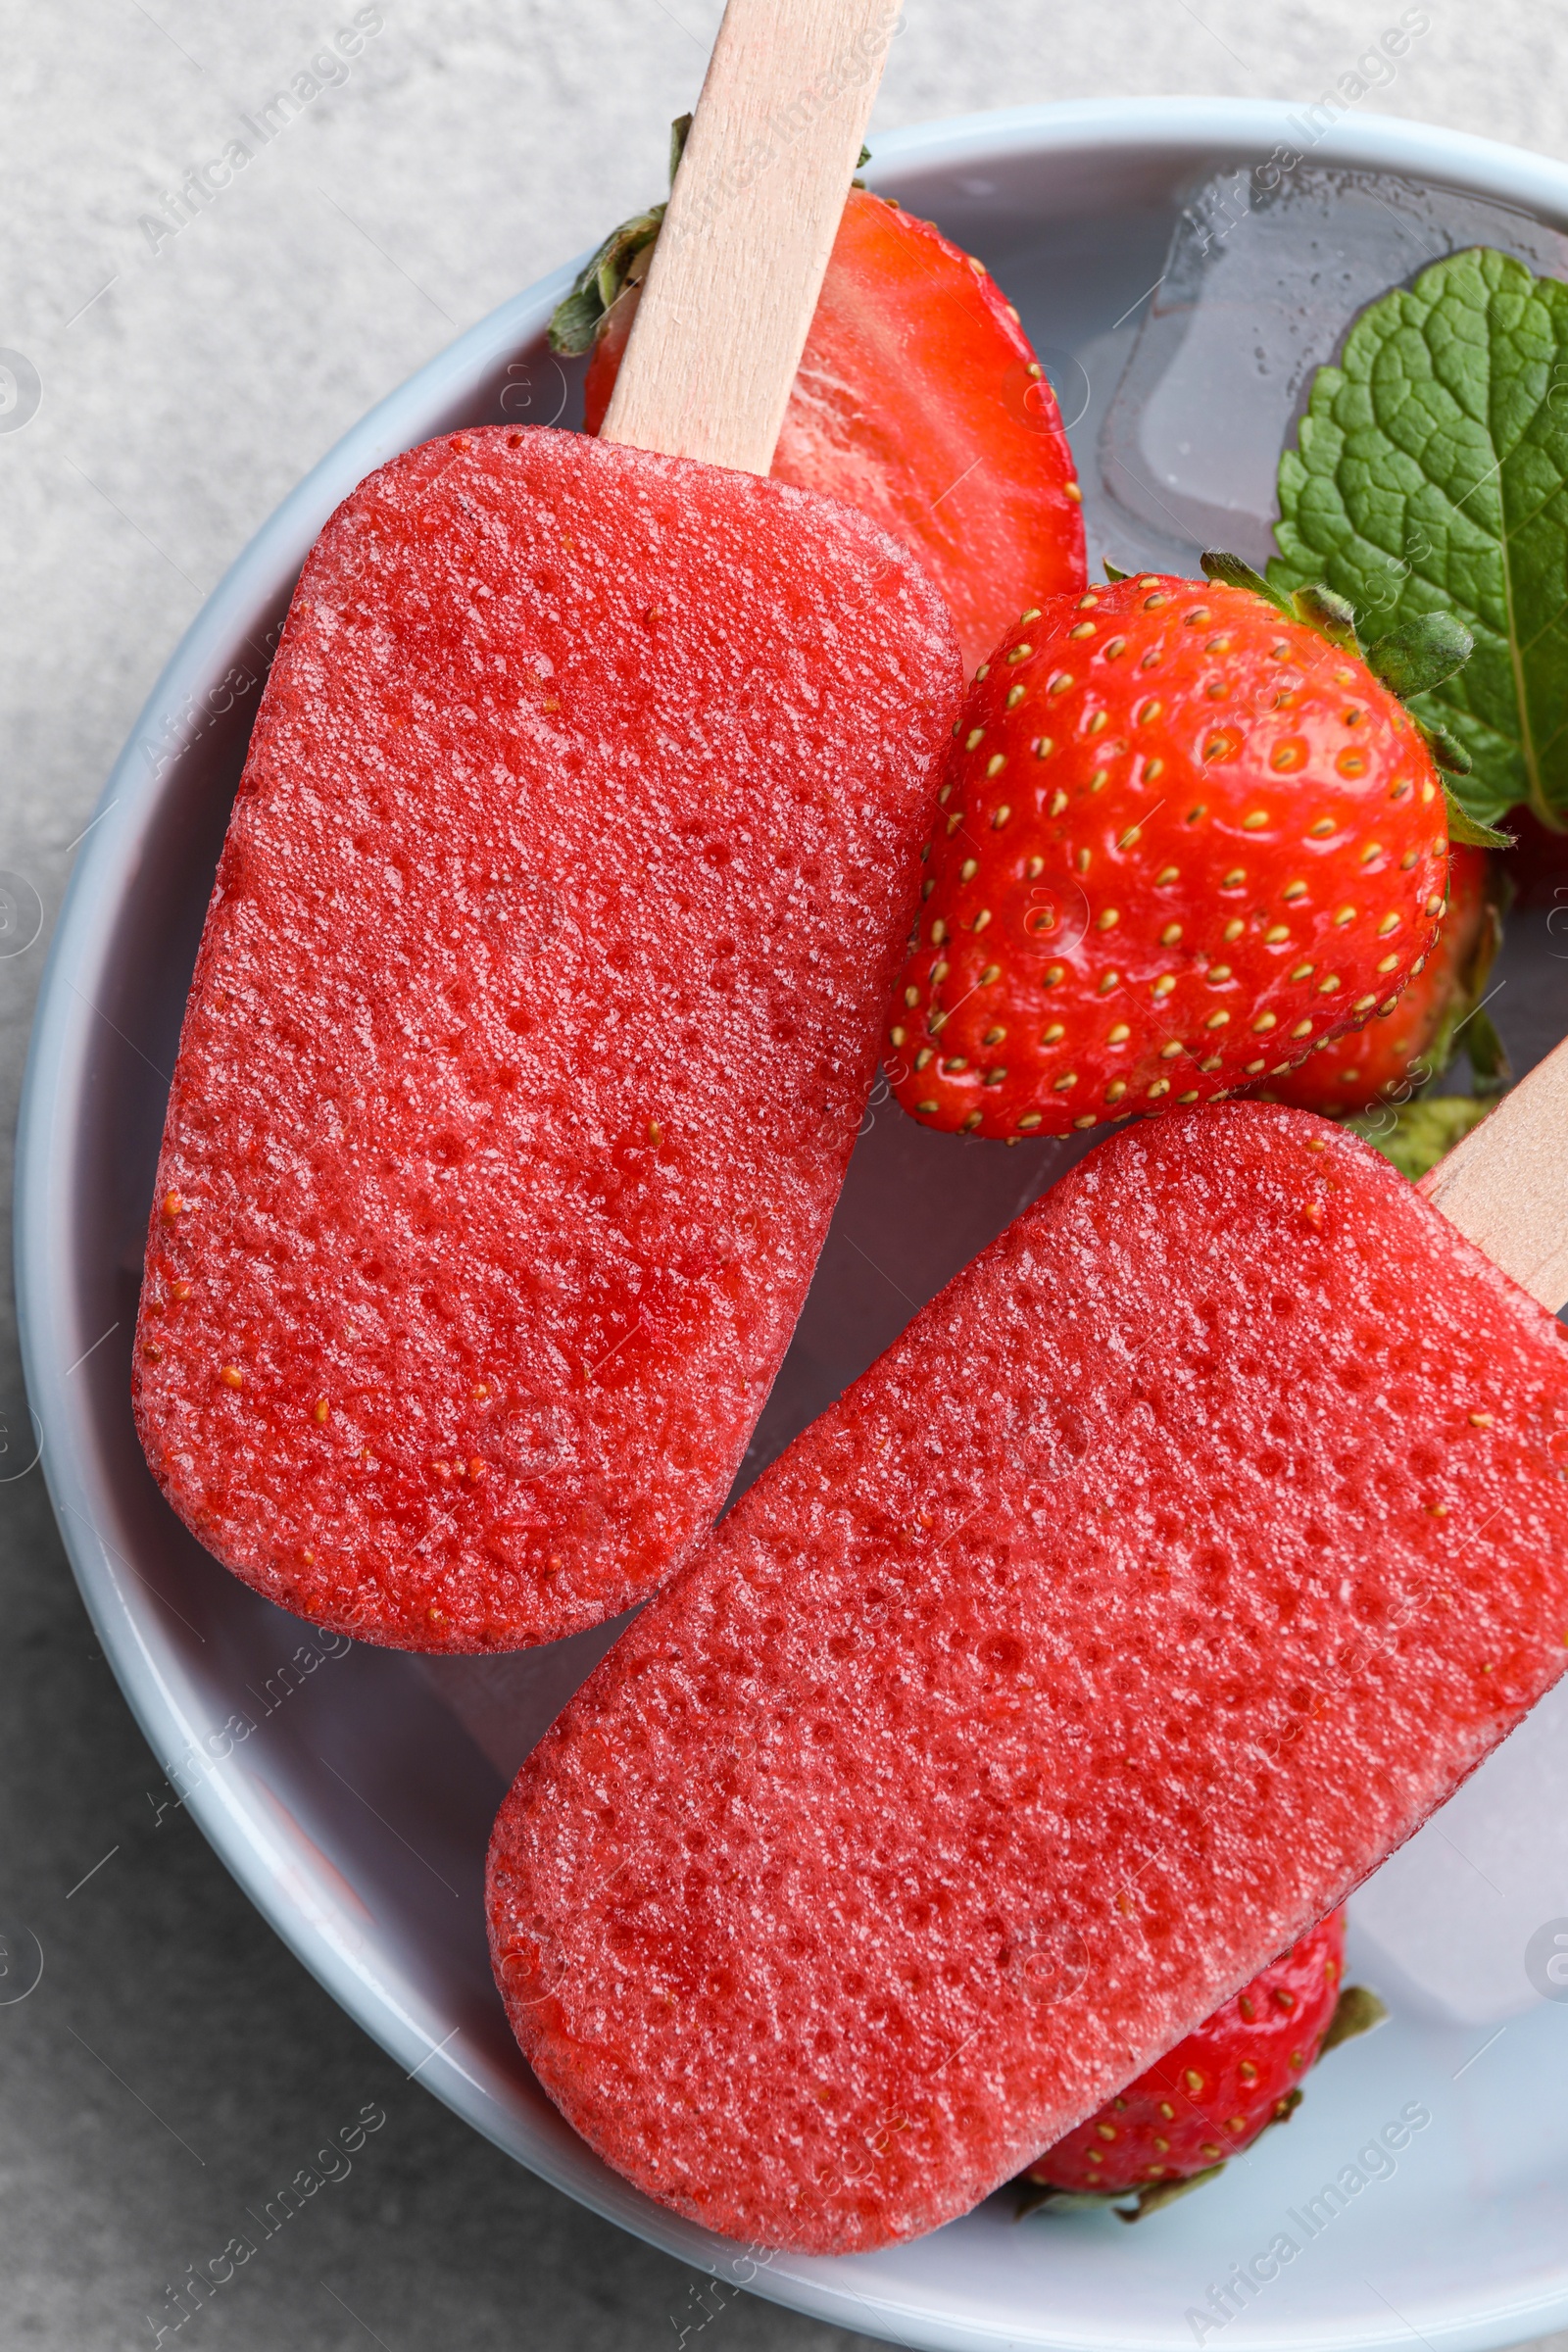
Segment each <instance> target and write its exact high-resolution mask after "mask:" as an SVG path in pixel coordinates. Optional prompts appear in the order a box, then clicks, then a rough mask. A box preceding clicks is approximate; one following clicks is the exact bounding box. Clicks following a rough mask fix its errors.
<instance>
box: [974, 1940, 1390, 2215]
mask: <svg viewBox="0 0 1568 2352" xmlns="http://www.w3.org/2000/svg"><path fill="white" fill-rule="evenodd" d="M1388 2014H1389V2012H1388V2009H1387V2007H1386V2005H1385V2004H1384V2002H1382V2001H1381V2000H1380V1999H1379V1998H1378V1995H1377V1994H1376V1993H1375V1992H1372V1991H1370V1990H1369V1989H1368V1987H1367V1986H1366V1985H1346V1986H1345V1987H1344V1989H1343V1990H1342V1992H1341V1994H1340V1997H1339V1999H1338V2000H1337V2001H1336V2002H1335V2004H1334V2015H1333V2016H1332V2017H1331V2018H1330V2020H1329V2023H1328V2031H1327V2032H1326V2033H1325V2034H1324V2036H1323V2039H1322V2040H1321V2042H1319V2044H1318V2050H1317V2057H1316V2058H1314V2059H1313V2061H1312V2063H1313V2065H1314V2066H1316V2065H1317V2064H1318V2062H1319V2060H1321V2059H1323V2058H1326V2057H1327V2056H1328V2054H1329V2052H1330V2050H1337V2049H1338V2048H1339V2047H1340V2044H1341V2043H1342V2042H1346V2041H1353V2040H1354V2039H1355V2037H1356V2035H1357V2034H1370V2033H1371V2031H1372V2029H1373V2027H1374V2026H1381V2025H1382V2023H1383V2021H1384V2019H1385V2018H1386V2017H1387V2016H1388ZM1301 2097H1302V2093H1301V2091H1300V2090H1299V2089H1295V2090H1289V2091H1287V2092H1286V2094H1285V2096H1284V2097H1283V2098H1282V2099H1279V2100H1277V2101H1276V2102H1275V2107H1274V2112H1273V2114H1272V2115H1271V2116H1270V2117H1269V2119H1268V2123H1267V2124H1265V2125H1264V2127H1263V2129H1264V2130H1265V2131H1267V2130H1268V2129H1269V2128H1270V2126H1272V2125H1274V2124H1288V2123H1289V2122H1290V2120H1291V2117H1292V2116H1293V2115H1294V2114H1295V2113H1296V2110H1297V2109H1298V2107H1299V2105H1300V2104H1301ZM1224 2170H1225V2164H1224V2160H1223V2159H1221V2161H1220V2162H1219V2163H1218V2164H1210V2165H1206V2166H1205V2167H1204V2168H1203V2170H1202V2171H1201V2172H1199V2173H1189V2174H1188V2175H1187V2176H1186V2178H1185V2179H1184V2180H1152V2181H1150V2182H1149V2183H1148V2184H1147V2186H1145V2187H1143V2188H1137V2189H1131V2188H1116V2189H1087V2188H1086V2189H1077V2188H1052V2187H1050V2186H1049V2185H1048V2184H1047V2183H1046V2182H1045V2181H1043V2180H1030V2179H1029V2177H1028V2175H1027V2174H1021V2175H1020V2176H1019V2178H1018V2179H1017V2180H1015V2181H1014V2183H1013V2186H1014V2188H1015V2189H1016V2190H1017V2193H1018V2206H1017V2218H1018V2220H1019V2221H1022V2220H1023V2219H1024V2217H1025V2215H1027V2214H1031V2213H1038V2212H1039V2211H1040V2210H1041V2209H1042V2207H1044V2206H1047V2205H1051V2206H1055V2207H1059V2208H1061V2209H1062V2210H1067V2209H1069V2208H1071V2207H1074V2206H1078V2207H1089V2206H1106V2205H1108V2206H1109V2207H1110V2210H1111V2211H1112V2212H1113V2213H1114V2214H1115V2216H1116V2219H1117V2220H1118V2221H1119V2222H1141V2221H1143V2220H1144V2219H1145V2218H1146V2216H1147V2215H1149V2214H1151V2213H1157V2212H1158V2211H1159V2210H1160V2208H1161V2206H1163V2205H1173V2204H1174V2203H1175V2202H1176V2199H1177V2198H1178V2197H1185V2196H1189V2195H1191V2193H1192V2191H1193V2190H1194V2189H1195V2188H1201V2187H1202V2186H1203V2183H1204V2182H1205V2181H1206V2180H1217V2179H1218V2178H1219V2176H1220V2174H1221V2173H1222V2172H1223V2171H1224ZM1129 2198H1131V2199H1132V2202H1131V2204H1129V2203H1128V2201H1127V2200H1128V2199H1129Z"/></svg>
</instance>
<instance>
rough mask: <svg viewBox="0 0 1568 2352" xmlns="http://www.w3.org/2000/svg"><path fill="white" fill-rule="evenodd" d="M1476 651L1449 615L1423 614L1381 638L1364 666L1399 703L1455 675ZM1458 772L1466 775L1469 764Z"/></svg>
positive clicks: (1462, 627) (1466, 633)
mask: <svg viewBox="0 0 1568 2352" xmlns="http://www.w3.org/2000/svg"><path fill="white" fill-rule="evenodd" d="M1475 650H1476V641H1475V639H1474V638H1473V637H1472V636H1471V634H1470V632H1469V630H1468V629H1467V628H1466V627H1465V625H1464V622H1463V621H1462V620H1455V619H1454V617H1453V614H1452V613H1420V614H1419V615H1418V616H1417V618H1416V619H1414V620H1407V621H1406V622H1405V624H1404V626H1403V628H1401V629H1391V630H1390V631H1389V633H1388V635H1387V636H1386V637H1380V638H1379V639H1378V641H1377V643H1376V645H1374V646H1371V647H1370V648H1369V649H1368V651H1367V657H1366V665H1367V667H1368V669H1369V670H1370V671H1371V672H1372V675H1373V676H1374V677H1375V678H1379V679H1381V680H1382V682H1383V684H1384V685H1385V686H1386V687H1387V688H1388V690H1389V692H1390V693H1391V694H1397V696H1398V698H1399V700H1400V702H1401V703H1402V702H1407V701H1408V700H1409V698H1410V696H1411V695H1412V694H1430V693H1431V692H1432V689H1433V688H1434V687H1435V686H1441V685H1443V684H1444V683H1445V681H1446V679H1448V678H1451V677H1453V676H1455V675H1456V674H1457V672H1458V671H1459V670H1461V669H1463V667H1464V665H1465V663H1466V662H1468V661H1469V659H1470V657H1471V655H1472V654H1473V653H1474V652H1475ZM1459 772H1460V773H1461V774H1462V775H1468V774H1469V772H1470V770H1469V767H1468V765H1467V766H1465V767H1464V768H1462V769H1461V770H1460V771H1459Z"/></svg>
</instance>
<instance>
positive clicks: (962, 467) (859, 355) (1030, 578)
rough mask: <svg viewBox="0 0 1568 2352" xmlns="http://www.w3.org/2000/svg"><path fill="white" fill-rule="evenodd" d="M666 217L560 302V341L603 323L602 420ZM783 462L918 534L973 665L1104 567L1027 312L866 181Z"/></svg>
mask: <svg viewBox="0 0 1568 2352" xmlns="http://www.w3.org/2000/svg"><path fill="white" fill-rule="evenodd" d="M676 127H677V134H678V131H679V125H677V126H676ZM661 217H662V206H661V207H656V208H655V209H654V210H653V211H651V212H649V213H647V214H644V215H642V216H641V218H640V220H639V221H628V222H627V223H626V224H625V227H624V228H623V229H621V230H617V231H616V236H615V238H613V239H611V240H610V243H609V245H608V246H606V247H604V248H602V249H601V253H600V254H597V255H596V256H595V257H594V262H593V263H592V264H590V269H589V271H585V272H584V279H583V280H579V286H578V289H576V290H574V292H573V294H572V295H571V296H569V297H568V298H567V302H566V303H565V304H564V305H563V306H562V311H561V312H558V314H557V320H558V324H557V326H556V329H555V339H556V342H557V347H558V348H559V349H564V350H583V349H587V348H588V340H587V339H588V336H589V335H590V334H595V335H596V340H595V341H594V343H593V356H592V359H591V360H590V362H589V367H588V378H587V382H586V384H585V386H584V407H585V416H584V421H585V423H586V426H587V429H588V431H589V432H591V433H594V432H597V431H598V430H599V427H600V425H601V424H602V423H603V421H604V416H605V411H606V409H607V408H608V407H609V405H610V395H611V392H612V390H613V386H614V381H615V374H616V370H617V369H618V368H619V366H620V356H621V353H622V352H623V351H624V349H625V347H626V338H627V336H628V334H629V333H630V331H631V322H632V319H633V318H634V317H635V316H636V309H637V303H638V299H639V295H640V281H641V278H642V275H643V273H644V271H645V270H646V269H647V265H648V261H649V259H650V256H651V251H652V245H653V241H654V239H655V238H656V237H657V235H658V231H659V222H660V219H661ZM617 239H618V240H619V242H618V244H617V242H616V240H617ZM590 272H592V273H593V275H592V278H591V283H590V289H589V290H590V299H589V300H588V301H587V303H586V305H585V303H584V297H583V291H582V289H583V286H584V283H585V281H589V279H590ZM617 289H618V290H617ZM607 300H608V301H609V305H610V307H609V309H608V312H603V311H600V310H599V309H598V305H599V304H600V303H601V302H604V301H607ZM596 321H597V323H596ZM773 475H774V478H775V480H778V481H781V482H793V483H795V484H797V485H798V486H799V487H800V488H801V489H804V490H821V491H825V492H827V493H828V495H829V496H831V497H833V498H842V499H844V500H845V501H846V502H847V503H848V504H849V505H851V506H854V507H858V508H859V509H860V510H861V512H862V513H863V514H866V515H870V516H871V517H872V519H873V520H874V521H876V522H880V523H881V524H882V525H883V526H884V527H885V528H886V529H887V530H890V531H891V532H893V534H894V536H895V537H896V538H899V539H902V540H903V541H904V543H905V545H906V547H907V548H909V549H910V550H911V552H912V553H913V554H914V555H915V556H917V557H918V558H919V560H920V562H921V564H924V566H925V568H926V570H927V571H928V572H929V573H930V575H931V577H932V579H934V580H935V581H936V583H937V586H938V587H939V588H940V589H941V590H942V593H943V595H944V596H945V597H946V598H947V600H948V604H949V606H950V607H951V609H952V612H953V617H954V620H955V622H956V626H957V631H958V641H959V644H960V646H961V647H962V650H963V657H964V661H965V663H966V664H967V665H968V666H970V667H972V666H973V665H974V663H975V662H979V661H980V660H982V659H983V657H984V656H985V655H986V654H987V653H988V652H989V651H990V649H991V648H992V646H994V645H995V643H996V641H997V639H998V638H999V637H1000V636H1001V634H1002V632H1003V630H1004V629H1005V627H1006V625H1007V622H1008V621H1009V620H1010V619H1011V617H1012V615H1013V614H1014V613H1017V612H1018V611H1019V610H1020V608H1021V607H1023V606H1025V605H1030V604H1034V603H1037V602H1038V601H1039V600H1040V598H1041V597H1043V596H1046V595H1053V594H1056V593H1059V592H1062V591H1066V590H1069V589H1081V588H1082V587H1083V586H1084V584H1085V582H1086V580H1087V578H1088V573H1087V571H1086V569H1085V565H1084V529H1083V512H1082V503H1081V498H1080V493H1079V489H1078V482H1077V476H1076V473H1075V471H1074V467H1073V462H1072V452H1071V451H1070V449H1069V448H1068V446H1067V436H1066V434H1065V432H1064V431H1063V430H1062V425H1061V418H1060V416H1059V414H1058V412H1057V408H1056V402H1055V396H1054V393H1053V391H1052V389H1051V386H1050V384H1049V383H1048V382H1047V380H1046V377H1045V372H1044V370H1043V368H1041V365H1040V363H1039V361H1038V360H1037V359H1036V358H1035V355H1034V350H1033V348H1032V346H1031V344H1030V342H1029V338H1028V336H1027V335H1026V334H1025V333H1024V331H1023V328H1022V326H1021V325H1020V324H1019V322H1018V314H1017V312H1016V311H1015V310H1013V308H1012V307H1011V305H1010V304H1009V303H1008V302H1007V301H1006V299H1005V296H1004V295H1003V293H1002V292H1001V290H1000V288H999V287H998V286H997V284H996V281H995V280H994V279H993V278H991V277H990V276H989V275H988V274H987V272H986V271H985V270H983V269H982V268H981V266H980V264H979V263H978V262H976V261H972V260H971V259H970V258H969V257H968V255H966V254H963V253H960V252H959V250H958V248H957V247H956V245H952V244H950V243H949V242H948V240H947V238H946V237H944V236H943V235H942V234H941V232H940V231H939V230H937V229H936V228H933V227H932V225H931V223H930V222H929V221H917V220H915V219H914V218H913V216H912V215H910V214H908V213H906V212H903V211H901V210H900V208H899V206H898V205H897V204H895V203H893V202H892V201H891V200H890V199H888V198H886V197H882V196H873V195H871V194H869V193H868V192H867V191H866V190H865V189H864V188H854V189H852V190H851V192H850V198H849V202H848V203H847V204H846V206H845V208H844V219H843V221H842V222H841V223H840V227H839V233H838V237H837V240H836V242H835V244H834V247H833V254H832V258H831V260H830V261H829V263H828V267H827V275H826V277H825V278H824V279H823V281H822V292H821V296H820V298H819V300H818V303H817V307H816V317H815V319H813V321H812V324H811V331H810V333H809V336H808V338H807V343H806V350H805V353H804V355H803V357H802V360H801V366H800V372H799V374H798V375H797V377H796V379H795V389H794V392H793V394H792V395H791V398H790V404H789V408H788V410H787V412H786V414H785V417H784V429H783V431H782V433H781V434H780V436H779V444H778V452H777V455H776V456H775V458H774V460H773Z"/></svg>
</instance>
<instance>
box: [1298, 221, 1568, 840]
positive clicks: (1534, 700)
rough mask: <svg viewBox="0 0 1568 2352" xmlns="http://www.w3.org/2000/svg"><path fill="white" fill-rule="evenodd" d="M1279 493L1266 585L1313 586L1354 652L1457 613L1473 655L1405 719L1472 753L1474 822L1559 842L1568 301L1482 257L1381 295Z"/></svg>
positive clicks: (1320, 388)
mask: <svg viewBox="0 0 1568 2352" xmlns="http://www.w3.org/2000/svg"><path fill="white" fill-rule="evenodd" d="M1279 491H1280V520H1279V522H1278V523H1277V525H1276V526H1275V538H1276V541H1277V543H1278V546H1279V550H1280V552H1279V554H1278V556H1277V557H1276V558H1275V559H1274V561H1273V562H1272V563H1271V564H1270V565H1269V579H1270V581H1271V583H1272V584H1273V585H1274V587H1275V588H1276V589H1277V590H1278V591H1279V592H1280V593H1282V594H1287V593H1289V592H1290V590H1292V589H1294V588H1298V587H1302V586H1304V585H1306V584H1308V583H1309V582H1312V581H1315V580H1320V579H1326V580H1327V581H1328V583H1329V585H1330V586H1331V587H1333V588H1336V589H1338V590H1339V592H1340V594H1341V595H1342V596H1346V597H1348V599H1349V601H1350V603H1351V604H1352V605H1353V606H1354V607H1355V611H1356V614H1357V616H1358V618H1359V621H1360V624H1361V629H1362V633H1363V635H1366V636H1381V635H1382V634H1383V633H1384V631H1385V630H1388V629H1390V628H1391V627H1392V628H1394V629H1398V628H1401V627H1402V626H1403V625H1404V624H1405V623H1407V622H1410V621H1413V620H1416V619H1418V618H1419V617H1421V616H1422V615H1424V614H1426V613H1434V612H1438V611H1440V610H1446V611H1448V612H1451V613H1454V614H1455V615H1457V617H1458V618H1459V619H1460V620H1461V621H1462V622H1463V623H1464V624H1465V626H1466V627H1467V628H1468V629H1469V630H1470V632H1471V634H1472V635H1473V636H1474V638H1475V647H1476V650H1475V653H1474V655H1473V656H1472V658H1471V660H1470V661H1469V662H1467V664H1466V665H1465V668H1464V670H1463V671H1462V673H1459V674H1455V675H1451V676H1449V677H1448V678H1446V679H1445V680H1443V681H1442V682H1441V683H1439V684H1437V685H1435V686H1433V687H1431V688H1430V689H1428V690H1426V691H1425V692H1423V693H1422V694H1421V695H1420V696H1419V697H1418V701H1419V704H1420V706H1421V707H1420V708H1419V709H1418V711H1417V715H1418V716H1420V717H1422V718H1425V719H1427V720H1428V721H1429V722H1431V723H1433V724H1438V723H1441V724H1444V725H1446V726H1447V727H1449V728H1451V729H1452V731H1453V733H1454V735H1456V736H1457V737H1458V739H1459V741H1460V742H1461V743H1462V744H1463V745H1464V748H1465V750H1466V751H1467V752H1468V753H1469V755H1470V758H1471V760H1472V762H1473V773H1472V775H1471V777H1470V779H1469V780H1468V782H1467V783H1466V785H1465V788H1464V805H1465V807H1466V809H1469V811H1470V812H1471V814H1472V815H1473V816H1476V817H1478V818H1480V819H1481V820H1482V821H1483V822H1486V821H1488V820H1491V819H1495V818H1496V817H1498V816H1501V815H1502V814H1503V813H1504V811H1505V810H1507V809H1511V808H1513V807H1515V806H1516V805H1517V804H1518V803H1520V802H1526V803H1528V804H1529V806H1530V807H1531V809H1534V811H1535V813H1536V814H1537V815H1538V816H1539V817H1540V818H1541V819H1542V820H1543V822H1544V823H1545V824H1548V825H1552V826H1554V827H1556V828H1559V829H1560V828H1562V827H1564V826H1568V285H1565V284H1562V283H1560V282H1559V281H1558V280H1557V279H1555V278H1538V277H1534V276H1532V274H1531V272H1530V271H1529V270H1526V269H1525V268H1524V266H1523V264H1522V263H1519V262H1516V261H1512V260H1510V259H1509V257H1508V256H1507V255H1506V254H1500V253H1493V252H1491V251H1489V250H1487V249H1486V248H1485V247H1478V248H1476V249H1475V250H1474V251H1472V252H1469V253H1458V254H1453V255H1451V256H1449V257H1448V259H1446V261H1441V262H1438V263H1435V264H1434V266H1433V267H1432V268H1431V269H1430V270H1423V272H1422V274H1421V275H1420V276H1419V277H1418V278H1417V279H1416V281H1415V283H1414V285H1413V286H1401V287H1397V288H1396V289H1395V291H1394V292H1393V293H1391V294H1386V295H1384V297H1383V298H1382V300H1381V301H1379V302H1375V303H1374V304H1373V305H1372V306H1371V308H1370V309H1369V310H1366V311H1363V312H1362V314H1361V316H1360V318H1359V319H1357V320H1356V322H1355V324H1354V325H1353V326H1352V327H1351V329H1350V332H1349V335H1348V339H1347V341H1346V346H1345V353H1344V357H1343V360H1342V362H1341V364H1340V366H1338V367H1337V368H1319V370H1318V372H1317V375H1316V377H1315V379H1314V381H1313V384H1312V390H1311V395H1310V398H1309V401H1308V404H1307V411H1306V415H1305V416H1304V417H1302V419H1301V425H1300V430H1299V435H1298V440H1297V446H1296V447H1295V448H1294V449H1288V450H1287V451H1286V453H1285V455H1284V457H1283V458H1282V459H1281V461H1280V479H1279Z"/></svg>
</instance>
